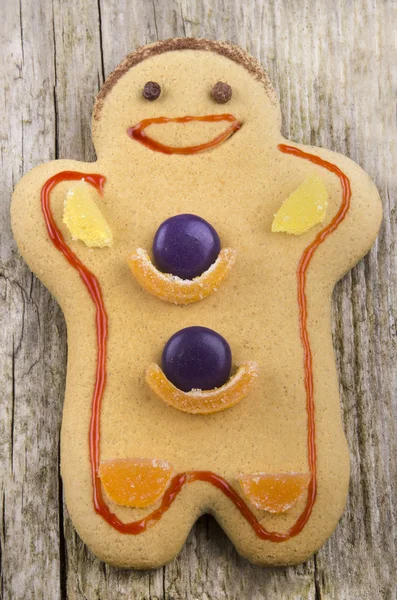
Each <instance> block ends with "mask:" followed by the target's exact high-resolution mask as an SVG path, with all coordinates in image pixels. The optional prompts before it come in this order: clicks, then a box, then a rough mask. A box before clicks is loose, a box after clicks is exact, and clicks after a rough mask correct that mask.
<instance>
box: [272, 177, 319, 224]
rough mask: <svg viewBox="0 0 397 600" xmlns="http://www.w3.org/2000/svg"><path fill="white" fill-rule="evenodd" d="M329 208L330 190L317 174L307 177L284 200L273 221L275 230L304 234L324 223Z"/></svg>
mask: <svg viewBox="0 0 397 600" xmlns="http://www.w3.org/2000/svg"><path fill="white" fill-rule="evenodd" d="M327 208H328V192H327V188H326V187H325V185H324V182H323V180H322V179H321V178H320V177H318V176H317V175H310V176H309V177H307V178H306V179H305V180H304V182H303V183H301V185H300V186H299V187H297V188H296V190H294V191H293V192H292V194H290V195H289V196H288V198H287V199H286V200H284V202H283V204H282V205H281V207H280V208H279V210H278V212H277V214H276V215H275V216H274V221H273V223H272V231H273V232H280V231H281V232H285V233H292V234H294V235H302V234H303V233H306V232H307V231H309V229H311V228H312V227H314V225H317V224H318V223H322V222H323V221H324V219H325V215H326V212H327Z"/></svg>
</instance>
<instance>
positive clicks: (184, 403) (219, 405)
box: [146, 361, 258, 415]
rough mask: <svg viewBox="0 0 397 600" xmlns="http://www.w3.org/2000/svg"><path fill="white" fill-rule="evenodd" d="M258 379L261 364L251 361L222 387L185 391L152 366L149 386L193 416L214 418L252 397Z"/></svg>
mask: <svg viewBox="0 0 397 600" xmlns="http://www.w3.org/2000/svg"><path fill="white" fill-rule="evenodd" d="M257 377H258V365H257V364H256V363H255V362H251V361H247V362H244V363H242V364H241V366H240V367H239V368H238V370H237V372H236V373H235V375H233V377H231V378H230V379H229V381H228V382H227V383H225V385H223V386H222V387H219V388H214V389H213V390H191V391H190V392H183V391H182V390H180V389H178V388H177V387H175V386H174V385H173V384H172V383H171V382H170V381H169V380H168V379H167V377H166V376H165V375H164V373H163V371H162V370H161V369H160V367H159V366H158V365H156V364H155V363H152V364H151V365H149V367H148V368H147V371H146V382H147V384H148V385H149V387H150V389H151V390H152V391H153V392H154V393H155V394H156V395H157V396H158V397H159V398H161V400H163V401H164V402H165V403H166V404H168V405H169V406H172V407H173V408H176V409H177V410H181V411H182V412H186V413H190V414H192V415H210V414H212V413H216V412H220V411H222V410H226V409H227V408H231V407H232V406H235V405H236V404H238V403H239V402H240V401H241V400H243V398H245V397H246V396H247V395H248V393H249V392H250V391H251V388H252V387H253V385H254V383H255V380H256V378H257Z"/></svg>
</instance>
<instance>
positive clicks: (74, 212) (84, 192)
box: [63, 181, 113, 248]
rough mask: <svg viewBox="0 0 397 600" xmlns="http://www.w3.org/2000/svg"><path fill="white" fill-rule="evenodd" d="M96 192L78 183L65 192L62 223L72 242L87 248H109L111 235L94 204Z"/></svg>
mask: <svg viewBox="0 0 397 600" xmlns="http://www.w3.org/2000/svg"><path fill="white" fill-rule="evenodd" d="M95 195H97V192H96V190H95V189H94V188H93V187H92V186H91V185H90V184H89V183H86V182H85V181H79V182H78V183H76V184H75V185H73V186H72V187H71V188H69V189H68V191H67V192H66V198H65V206H64V210H63V222H64V223H65V225H66V227H67V228H68V229H69V231H70V233H71V236H72V238H73V239H74V240H81V241H82V242H84V244H85V245H86V246H88V247H89V248H104V247H105V246H111V245H112V243H113V235H112V232H111V230H110V227H109V225H108V224H107V222H106V219H105V217H104V216H103V215H102V213H101V211H100V210H99V208H98V206H97V205H96V203H95Z"/></svg>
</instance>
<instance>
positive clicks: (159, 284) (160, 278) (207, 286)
mask: <svg viewBox="0 0 397 600" xmlns="http://www.w3.org/2000/svg"><path fill="white" fill-rule="evenodd" d="M235 261H236V251H235V250H233V249H232V248H223V249H222V250H221V251H220V253H219V256H218V258H217V259H216V261H215V262H214V264H213V265H211V266H210V268H209V269H207V270H206V271H204V273H203V274H202V275H200V276H199V277H196V278H195V279H181V278H180V277H176V276H175V275H171V274H170V273H162V272H161V271H159V270H158V269H156V267H155V266H154V264H153V263H152V261H151V260H150V257H149V254H148V253H147V251H146V250H144V249H143V248H138V249H137V250H136V251H135V253H134V254H132V255H131V256H130V257H129V259H128V264H129V267H130V269H131V271H132V274H133V275H134V277H135V279H136V280H137V281H138V283H139V284H140V286H141V287H143V289H145V290H146V291H147V292H150V293H151V294H153V296H156V297H157V298H160V300H164V301H165V302H172V303H173V304H191V303H192V302H198V301H199V300H203V299H204V298H206V297H207V296H209V295H210V294H212V293H213V292H216V291H217V289H218V287H219V286H220V284H221V283H222V282H223V281H224V279H226V277H227V275H228V274H229V272H230V270H231V268H232V266H233V265H234V263H235Z"/></svg>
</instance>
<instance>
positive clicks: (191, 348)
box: [162, 327, 232, 392]
mask: <svg viewBox="0 0 397 600" xmlns="http://www.w3.org/2000/svg"><path fill="white" fill-rule="evenodd" d="M162 368H163V371H164V374H165V375H166V377H167V378H168V379H169V381H171V383H173V384H174V385H175V386H176V387H177V388H179V389H180V390H182V391H184V392H190V390H192V389H200V390H212V389H214V388H217V387H221V386H222V385H224V384H225V383H226V382H227V380H228V379H229V377H230V370H231V368H232V353H231V350H230V346H229V344H228V343H227V341H226V340H225V339H224V338H223V337H222V336H221V335H219V333H216V331H213V330H212V329H208V328H207V327H186V329H181V330H180V331H177V332H176V333H175V334H174V335H173V336H172V337H171V338H170V339H169V340H168V342H167V343H166V345H165V347H164V350H163V356H162Z"/></svg>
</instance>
